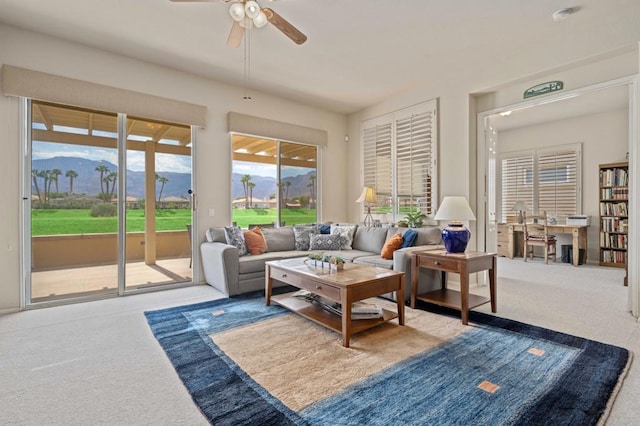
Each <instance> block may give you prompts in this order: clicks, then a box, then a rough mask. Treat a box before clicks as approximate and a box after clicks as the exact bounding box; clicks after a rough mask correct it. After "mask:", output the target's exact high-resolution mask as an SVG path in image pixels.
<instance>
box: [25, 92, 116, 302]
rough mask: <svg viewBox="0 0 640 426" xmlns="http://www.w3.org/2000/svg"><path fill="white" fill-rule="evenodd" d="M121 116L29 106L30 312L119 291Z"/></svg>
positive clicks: (33, 104) (74, 109)
mask: <svg viewBox="0 0 640 426" xmlns="http://www.w3.org/2000/svg"><path fill="white" fill-rule="evenodd" d="M117 163H118V150H117V117H116V115H115V114H109V113H103V112H96V111H91V110H85V109H78V108H71V107H63V106H59V105H54V104H48V103H44V102H36V101H33V102H32V103H31V229H30V231H31V280H30V282H31V285H30V288H29V293H28V294H29V297H28V300H27V303H28V304H32V303H40V302H51V301H59V300H64V299H72V298H78V297H98V296H101V295H105V294H113V293H116V292H117V290H118V243H117V236H118V234H117V231H118V210H117V206H116V204H115V202H114V200H113V192H112V186H111V183H110V180H109V179H110V177H112V175H114V174H117V171H118V167H117Z"/></svg>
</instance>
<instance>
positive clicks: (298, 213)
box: [232, 209, 317, 228]
mask: <svg viewBox="0 0 640 426" xmlns="http://www.w3.org/2000/svg"><path fill="white" fill-rule="evenodd" d="M232 217H233V221H234V222H237V223H238V226H239V227H241V228H247V227H248V226H249V225H251V224H261V223H273V222H275V221H276V217H277V214H276V209H234V210H233V213H232ZM280 220H281V221H283V222H284V223H285V225H296V224H298V223H314V222H316V221H317V220H316V209H282V212H281V214H280Z"/></svg>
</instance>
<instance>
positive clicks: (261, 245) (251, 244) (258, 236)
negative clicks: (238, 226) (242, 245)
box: [243, 226, 267, 254]
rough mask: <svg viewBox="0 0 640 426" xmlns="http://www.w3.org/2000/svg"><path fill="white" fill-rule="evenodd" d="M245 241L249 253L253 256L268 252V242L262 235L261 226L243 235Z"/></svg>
mask: <svg viewBox="0 0 640 426" xmlns="http://www.w3.org/2000/svg"><path fill="white" fill-rule="evenodd" d="M243 236H244V241H245V242H246V243H247V251H249V253H251V254H262V253H264V252H265V251H267V241H266V240H265V239H264V235H262V230H261V229H260V227H259V226H256V227H255V228H253V229H250V230H248V231H245V232H244V233H243Z"/></svg>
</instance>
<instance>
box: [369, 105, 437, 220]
mask: <svg viewBox="0 0 640 426" xmlns="http://www.w3.org/2000/svg"><path fill="white" fill-rule="evenodd" d="M436 141H437V123H436V101H435V100H433V101H429V102H425V103H423V104H420V105H417V106H415V107H412V108H409V109H406V110H402V111H397V112H395V113H393V114H389V115H385V116H383V117H379V118H376V119H372V120H368V121H365V122H363V124H362V152H363V182H364V185H365V186H371V187H373V188H375V189H376V195H377V198H378V202H377V205H376V206H373V207H372V212H373V213H377V214H390V215H391V216H392V217H391V220H392V221H395V220H397V219H399V218H401V217H403V216H404V215H405V214H406V213H408V212H410V211H416V210H420V211H422V212H424V213H425V214H427V215H432V214H434V213H435V209H436V206H435V202H436V200H437V196H436V193H435V188H436V181H435V177H436V175H437V173H436Z"/></svg>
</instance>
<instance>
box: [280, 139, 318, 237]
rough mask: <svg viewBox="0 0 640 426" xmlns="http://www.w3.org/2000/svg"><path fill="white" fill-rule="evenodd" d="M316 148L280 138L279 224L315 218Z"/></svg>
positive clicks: (296, 222) (308, 220) (301, 221)
mask: <svg viewBox="0 0 640 426" xmlns="http://www.w3.org/2000/svg"><path fill="white" fill-rule="evenodd" d="M317 165H318V148H317V147H315V146H310V145H302V144H297V143H288V142H280V173H279V176H280V183H279V187H280V212H279V213H280V214H279V217H280V224H281V226H283V225H296V224H303V223H315V222H316V221H317V193H318V191H317V188H318V186H317V177H318V168H317Z"/></svg>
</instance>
